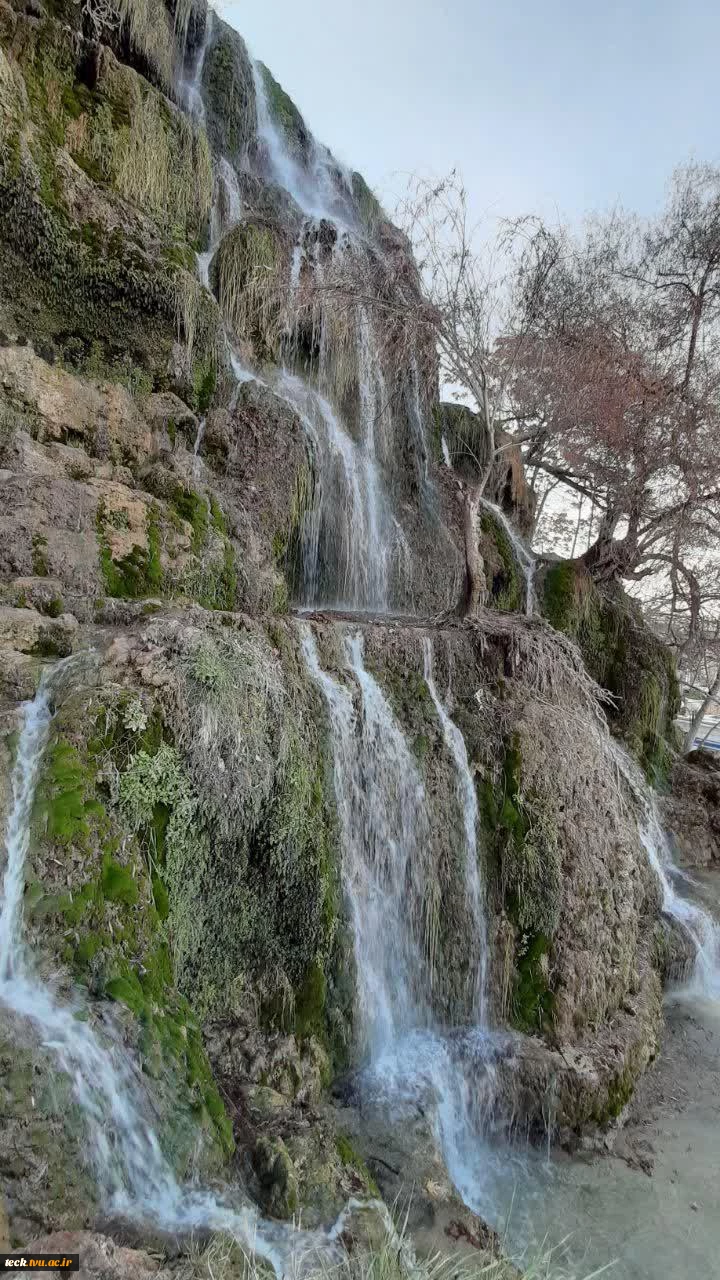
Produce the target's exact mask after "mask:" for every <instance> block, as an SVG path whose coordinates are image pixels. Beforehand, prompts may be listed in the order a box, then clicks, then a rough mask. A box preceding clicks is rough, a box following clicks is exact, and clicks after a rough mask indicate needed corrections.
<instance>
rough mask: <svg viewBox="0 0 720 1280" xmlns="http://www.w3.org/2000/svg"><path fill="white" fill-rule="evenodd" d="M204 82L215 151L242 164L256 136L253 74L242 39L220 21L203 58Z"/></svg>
mask: <svg viewBox="0 0 720 1280" xmlns="http://www.w3.org/2000/svg"><path fill="white" fill-rule="evenodd" d="M202 82H203V98H204V101H205V109H206V124H207V130H208V135H209V137H210V140H211V143H212V146H213V150H214V151H215V152H217V153H218V154H220V155H224V156H228V157H229V158H230V159H231V160H234V161H239V160H241V159H242V158H244V155H245V152H246V150H247V147H248V145H249V144H250V143H251V142H252V140H253V137H254V135H255V128H256V111H255V88H254V84H253V72H252V66H251V63H250V59H249V57H248V53H247V49H246V48H245V44H244V42H243V40H242V39H241V37H240V36H239V35H238V34H237V32H236V31H233V30H232V28H231V27H228V26H226V24H225V23H224V22H220V21H219V20H216V22H215V23H214V29H213V40H212V41H211V42H210V44H209V47H208V48H207V50H206V52H205V57H204V59H203V68H202Z"/></svg>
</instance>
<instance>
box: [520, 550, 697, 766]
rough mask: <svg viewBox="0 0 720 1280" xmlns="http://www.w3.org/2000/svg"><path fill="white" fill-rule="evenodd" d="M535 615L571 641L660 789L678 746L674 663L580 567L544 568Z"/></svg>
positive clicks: (623, 599)
mask: <svg viewBox="0 0 720 1280" xmlns="http://www.w3.org/2000/svg"><path fill="white" fill-rule="evenodd" d="M539 595H540V600H541V607H542V611H543V613H544V615H545V617H546V618H547V619H548V621H549V622H551V623H552V625H553V626H554V627H556V628H557V629H558V631H563V632H565V634H566V635H569V636H571V637H572V639H573V640H575V641H576V643H577V644H578V646H579V647H580V650H581V652H582V655H583V658H584V660H585V665H586V666H587V668H588V671H589V672H590V674H591V675H592V676H593V677H594V679H595V680H597V682H598V684H599V685H601V687H602V688H604V689H607V690H608V692H609V693H611V694H612V696H613V701H612V702H611V703H610V704H609V705H608V708H607V714H608V718H609V720H610V723H611V724H612V726H613V728H614V729H615V731H616V732H617V733H618V734H619V736H620V737H621V738H622V739H623V740H624V741H625V742H626V743H627V745H628V747H629V748H630V750H631V751H632V752H633V754H634V755H635V756H636V757H637V759H638V760H639V762H640V764H641V765H642V767H643V769H644V770H645V773H646V774H647V776H648V779H649V781H650V782H651V783H653V784H654V785H660V784H662V783H663V781H664V780H665V778H666V776H667V772H668V769H669V767H670V763H671V760H672V754H673V749H674V748H675V746H676V732H675V727H674V722H675V717H676V715H677V713H678V710H679V706H680V695H679V686H678V681H677V674H676V671H675V660H674V658H673V656H672V653H671V652H670V650H669V649H668V648H667V646H666V645H664V644H663V643H662V641H661V640H658V639H657V637H656V636H654V635H653V633H652V632H651V631H650V629H649V628H648V627H647V625H646V624H645V623H644V622H643V619H642V615H641V612H640V608H639V606H638V605H637V604H636V603H635V602H634V601H633V600H631V599H630V598H629V597H628V596H627V595H626V594H625V592H624V591H623V590H622V588H621V587H620V586H619V585H615V586H613V587H609V588H607V589H606V590H605V591H602V592H601V591H600V590H599V589H598V587H597V586H596V585H595V583H594V582H593V580H592V578H591V576H590V574H589V573H588V572H587V571H586V569H585V568H584V566H583V565H582V564H581V563H580V562H579V561H572V560H563V561H560V562H558V563H557V564H551V565H549V566H548V567H547V568H546V569H545V570H544V573H543V576H542V580H541V585H540V591H539Z"/></svg>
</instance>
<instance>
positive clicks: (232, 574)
mask: <svg viewBox="0 0 720 1280" xmlns="http://www.w3.org/2000/svg"><path fill="white" fill-rule="evenodd" d="M146 483H147V484H148V485H151V486H152V487H154V488H155V489H156V491H158V492H161V493H163V494H164V495H165V501H164V502H157V503H151V504H149V505H148V506H147V507H146V509H145V510H144V511H143V522H142V523H143V527H142V528H137V529H135V531H134V533H133V537H137V541H134V542H133V545H132V546H131V548H130V550H123V551H120V550H115V549H114V545H113V529H114V528H115V529H117V528H118V527H120V526H119V525H118V521H119V519H120V518H121V517H122V515H123V512H122V509H118V508H117V507H115V508H114V509H108V508H106V506H105V504H104V503H103V502H101V503H100V504H99V506H98V509H97V515H96V533H97V543H98V556H99V561H100V571H101V574H102V579H103V584H104V587H105V590H106V592H107V594H108V596H110V597H112V598H114V599H122V600H142V599H147V598H149V597H158V596H160V597H163V596H164V597H184V598H186V599H190V600H195V601H197V603H198V604H201V605H202V606H203V607H204V608H206V609H220V610H230V609H234V608H235V606H236V602H237V591H238V570H237V563H236V554H235V548H234V545H233V543H232V542H231V540H230V538H229V537H228V536H227V533H226V529H227V522H226V520H225V516H224V514H223V511H222V508H221V507H220V505H219V503H218V502H217V499H215V498H213V497H208V496H206V495H204V494H200V493H197V492H196V491H195V490H194V489H191V488H190V487H188V486H186V485H180V484H178V483H177V481H176V480H175V478H174V477H173V476H172V475H168V474H167V473H165V472H163V471H162V470H161V469H160V470H159V472H158V473H157V474H152V475H149V476H147V477H146ZM126 510H127V509H126ZM126 518H127V517H126ZM127 541H128V539H125V541H124V542H123V543H122V546H123V547H124V546H125V544H126V542H127ZM188 542H189V548H188Z"/></svg>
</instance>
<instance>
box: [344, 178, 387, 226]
mask: <svg viewBox="0 0 720 1280" xmlns="http://www.w3.org/2000/svg"><path fill="white" fill-rule="evenodd" d="M351 182H352V191H353V196H354V198H355V204H356V205H357V208H358V210H359V213H360V218H361V220H362V222H363V223H364V225H365V226H366V227H367V229H368V231H374V230H375V228H376V227H377V226H378V224H379V223H381V222H386V221H387V218H386V215H385V211H384V209H383V207H382V205H381V204H380V201H379V200H378V198H377V196H376V195H375V192H374V191H372V190H371V189H370V187H369V186H368V184H367V182H366V181H365V179H364V178H363V176H362V174H361V173H353V174H352V177H351Z"/></svg>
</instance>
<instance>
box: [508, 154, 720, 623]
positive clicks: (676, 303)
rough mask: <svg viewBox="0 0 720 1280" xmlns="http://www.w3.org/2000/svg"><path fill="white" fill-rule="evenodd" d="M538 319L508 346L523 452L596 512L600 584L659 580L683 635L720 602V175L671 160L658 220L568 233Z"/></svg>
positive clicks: (589, 561)
mask: <svg viewBox="0 0 720 1280" xmlns="http://www.w3.org/2000/svg"><path fill="white" fill-rule="evenodd" d="M533 316H534V324H533V327H532V331H531V332H530V333H526V334H525V335H523V339H522V343H521V344H520V346H518V343H517V339H516V338H515V337H514V335H512V334H510V335H509V336H508V337H505V338H503V339H502V340H501V344H500V345H501V346H502V347H503V349H504V350H505V353H506V357H507V360H508V364H509V365H511V367H512V373H511V376H510V378H509V381H508V395H509V397H510V399H511V401H512V403H513V406H514V409H515V411H516V413H517V416H518V427H517V428H516V430H517V433H518V435H519V436H520V437H522V438H524V440H525V444H524V449H525V457H526V461H527V462H528V463H529V464H530V465H531V466H533V467H534V468H535V469H536V471H541V472H543V473H544V474H545V475H546V476H548V477H550V479H551V480H553V481H559V482H560V483H561V484H562V485H563V486H564V487H565V489H566V491H567V492H570V493H573V494H575V495H576V496H577V497H578V498H581V499H583V500H586V499H589V500H590V501H591V502H592V504H593V507H597V508H599V510H600V513H601V518H600V523H599V526H598V527H597V531H596V533H595V537H594V540H593V542H592V543H591V545H590V546H589V547H588V548H587V550H585V551H584V552H583V559H584V561H585V563H586V565H587V567H588V569H589V570H590V571H591V573H592V574H593V575H594V576H595V577H596V579H598V580H600V581H603V580H606V579H610V578H623V579H625V580H626V581H629V582H630V583H631V584H632V583H634V584H636V585H638V587H639V590H640V593H641V594H642V592H643V590H644V588H643V587H642V584H644V583H647V582H648V581H649V580H652V579H656V578H657V579H658V580H659V581H661V582H662V584H663V588H664V590H665V591H666V602H667V606H668V612H669V615H670V623H671V624H672V623H673V621H674V619H675V616H676V614H677V613H678V612H679V613H680V614H681V615H682V618H683V622H682V627H681V628H680V630H681V631H682V632H683V638H682V641H681V643H682V644H687V643H688V642H690V641H692V639H693V637H694V636H696V635H698V634H699V633H700V630H701V626H702V625H703V622H702V619H703V613H704V611H705V615H706V616H707V610H708V608H709V609H710V617H712V609H713V601H714V600H715V599H716V598H717V595H716V592H714V591H713V590H709V589H708V588H707V586H706V585H704V584H703V580H704V579H707V577H708V561H710V562H712V560H713V558H715V560H716V559H717V552H716V548H717V545H718V535H719V534H720V454H719V452H718V449H717V439H718V433H719V432H720V403H719V392H720V171H718V170H714V169H710V168H708V167H707V166H689V167H687V168H685V169H683V170H680V171H678V173H677V174H676V175H675V178H674V180H673V186H672V190H671V197H670V201H669V204H668V208H667V210H666V212H665V213H664V214H663V216H662V217H661V218H660V219H659V220H658V221H657V222H656V223H654V224H651V225H649V226H641V225H640V224H639V223H638V222H637V221H636V220H634V219H632V218H627V217H623V216H620V215H613V216H612V217H611V218H608V219H606V220H604V221H598V222H596V223H595V224H593V225H592V226H591V227H590V229H589V231H588V233H587V235H586V236H585V238H584V239H583V240H582V241H581V242H579V243H578V242H573V241H572V240H571V239H570V237H568V236H563V237H562V253H561V254H559V255H558V257H557V259H556V264H555V267H554V270H553V271H552V273H550V274H549V275H545V276H544V278H543V281H542V290H541V295H540V296H538V295H537V294H536V296H535V300H534V307H533ZM529 422H532V423H534V435H533V434H530V436H528V423H529ZM671 631H672V625H671Z"/></svg>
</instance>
